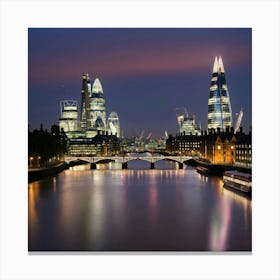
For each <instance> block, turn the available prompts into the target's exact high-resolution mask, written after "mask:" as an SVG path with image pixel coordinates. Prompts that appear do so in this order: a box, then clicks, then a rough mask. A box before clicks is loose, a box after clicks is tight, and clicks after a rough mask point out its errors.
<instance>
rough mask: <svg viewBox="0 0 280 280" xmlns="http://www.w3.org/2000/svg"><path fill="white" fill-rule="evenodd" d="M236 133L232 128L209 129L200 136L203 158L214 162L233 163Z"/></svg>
mask: <svg viewBox="0 0 280 280" xmlns="http://www.w3.org/2000/svg"><path fill="white" fill-rule="evenodd" d="M235 143H236V135H234V133H233V128H232V129H231V130H229V129H228V130H227V131H220V128H218V129H217V131H215V130H214V129H212V130H210V132H209V133H207V134H204V135H203V136H202V142H201V149H200V152H201V154H202V155H203V157H204V158H206V159H208V160H209V161H211V162H212V163H215V164H234V163H235Z"/></svg>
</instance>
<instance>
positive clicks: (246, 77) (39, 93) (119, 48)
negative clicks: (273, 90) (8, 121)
mask: <svg viewBox="0 0 280 280" xmlns="http://www.w3.org/2000/svg"><path fill="white" fill-rule="evenodd" d="M83 39H84V42H85V43H83ZM28 55H29V58H28V59H29V99H28V105H29V110H28V111H29V116H28V117H29V124H30V126H31V129H35V128H38V127H39V126H40V124H41V123H43V125H44V127H45V128H49V127H50V126H51V125H52V124H58V120H59V102H60V101H61V100H65V99H74V100H77V101H78V107H79V109H80V108H81V104H80V94H81V89H82V84H81V76H82V74H83V73H89V74H90V77H91V79H92V80H93V79H95V78H99V79H100V81H101V83H102V86H103V90H104V97H105V99H106V107H107V108H108V112H109V111H116V112H118V115H119V118H120V122H121V124H122V127H121V130H122V131H123V132H124V135H125V136H132V135H136V134H137V133H140V132H141V131H142V130H144V131H145V133H146V134H148V133H150V132H152V133H153V136H154V137H161V136H163V135H164V130H165V129H166V130H167V131H168V133H172V134H175V133H178V132H179V127H178V124H177V119H176V112H175V110H176V108H183V107H185V108H186V109H187V111H188V112H189V113H190V114H191V115H195V119H196V122H197V123H198V122H201V125H202V129H203V130H206V129H207V102H208V97H209V86H210V82H209V81H210V78H211V75H212V67H213V63H214V58H215V56H222V57H223V62H224V65H225V69H226V74H227V83H228V88H229V93H230V96H231V103H232V113H233V123H235V121H236V115H235V114H236V113H238V112H239V111H240V109H241V108H243V111H244V117H243V121H242V124H241V126H243V127H244V130H245V131H249V129H250V127H251V123H252V120H251V114H252V108H251V107H252V106H251V95H252V92H251V79H252V78H251V67H252V66H251V65H252V63H251V29H249V28H247V29H244V28H242V29H232V28H217V29H216V28H215V29H213V28H209V29H195V28H178V29H177V28H172V29H168V28H158V29H155V28H149V29H145V28H137V29H135V28H133V29H132V28H131V29H129V28H123V29H122V28H115V29H113V28H108V29H107V28H106V29H101V28H98V29H75V28H74V29H71V28H69V29H65V28H61V29H56V28H54V29H49V28H45V29H44V28H43V29H41V28H38V29H37V28H36V29H34V28H32V29H29V51H28ZM159 124H160V125H159Z"/></svg>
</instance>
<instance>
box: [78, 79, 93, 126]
mask: <svg viewBox="0 0 280 280" xmlns="http://www.w3.org/2000/svg"><path fill="white" fill-rule="evenodd" d="M81 95H82V96H81V97H82V98H81V111H80V126H81V130H82V131H85V130H86V129H87V127H89V126H90V119H89V109H90V107H89V106H90V97H91V83H90V79H89V75H88V74H83V76H82V92H81Z"/></svg>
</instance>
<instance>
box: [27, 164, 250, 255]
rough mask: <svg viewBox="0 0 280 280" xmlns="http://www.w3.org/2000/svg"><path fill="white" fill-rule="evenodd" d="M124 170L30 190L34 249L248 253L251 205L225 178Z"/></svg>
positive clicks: (163, 169)
mask: <svg viewBox="0 0 280 280" xmlns="http://www.w3.org/2000/svg"><path fill="white" fill-rule="evenodd" d="M119 164H120V163H109V164H108V163H107V164H98V168H97V169H96V170H90V165H89V164H87V165H81V166H75V167H73V168H71V169H69V170H65V171H64V172H62V173H60V174H59V175H58V176H57V177H55V178H49V179H45V180H42V181H39V182H34V183H31V184H29V188H28V198H29V205H28V209H29V250H39V251H44V250H47V251H55V250H70V251H77V250H78V251H84V250H86V251H103V250H105V251H131V250H132V251H139V250H140V251H143V250H144V251H145V250H147V251H170V250H171V251H250V250H251V212H252V205H251V200H250V199H249V198H247V197H244V196H242V195H239V194H237V193H235V192H232V191H231V190H228V189H225V188H223V183H222V179H221V178H218V177H207V176H203V175H201V174H198V173H197V172H196V171H195V169H194V168H192V167H189V166H184V169H183V170H180V169H172V168H176V163H172V162H166V161H161V162H158V163H156V166H155V167H156V168H160V169H154V170H148V169H145V168H144V169H141V170H136V169H127V170H121V165H119ZM134 164H136V167H137V164H139V161H138V162H137V161H136V162H135V163H134ZM139 166H141V167H142V165H139ZM134 167H135V166H133V168H134Z"/></svg>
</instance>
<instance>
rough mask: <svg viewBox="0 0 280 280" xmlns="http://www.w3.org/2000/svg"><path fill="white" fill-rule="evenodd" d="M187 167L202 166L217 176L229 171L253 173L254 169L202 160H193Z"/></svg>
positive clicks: (188, 162)
mask: <svg viewBox="0 0 280 280" xmlns="http://www.w3.org/2000/svg"><path fill="white" fill-rule="evenodd" d="M186 164H187V165H190V166H193V167H196V166H202V167H205V168H207V169H208V170H209V174H211V175H215V176H220V177H222V176H223V173H224V172H225V171H228V170H237V171H239V172H244V173H250V174H251V173H252V168H247V167H242V166H237V165H234V164H211V163H207V162H204V161H200V160H195V159H191V160H189V161H187V162H186Z"/></svg>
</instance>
